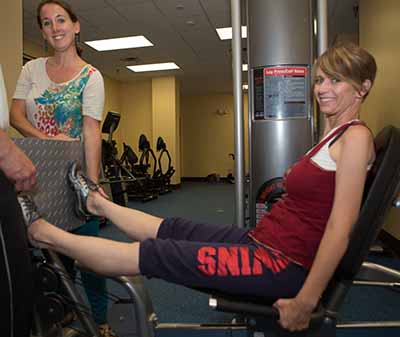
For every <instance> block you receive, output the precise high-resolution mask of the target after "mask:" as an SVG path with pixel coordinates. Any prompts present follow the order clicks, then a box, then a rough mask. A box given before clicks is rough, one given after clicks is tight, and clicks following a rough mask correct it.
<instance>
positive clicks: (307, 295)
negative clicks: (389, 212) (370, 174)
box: [275, 126, 373, 330]
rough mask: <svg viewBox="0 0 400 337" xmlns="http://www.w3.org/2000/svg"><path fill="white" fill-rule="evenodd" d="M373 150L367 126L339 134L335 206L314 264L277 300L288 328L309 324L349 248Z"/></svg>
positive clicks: (299, 327)
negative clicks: (289, 295)
mask: <svg viewBox="0 0 400 337" xmlns="http://www.w3.org/2000/svg"><path fill="white" fill-rule="evenodd" d="M372 154H373V142H372V137H371V134H370V132H369V131H368V130H367V129H366V128H365V127H362V126H354V127H351V128H350V129H349V130H348V131H347V132H346V133H345V134H344V135H343V136H342V137H341V138H340V153H339V155H338V158H337V171H336V184H335V197H334V202H333V208H332V211H331V214H330V217H329V220H328V223H327V226H326V229H325V232H324V235H323V237H322V240H321V243H320V245H319V248H318V251H317V254H316V257H315V259H314V262H313V265H312V267H311V270H310V272H309V274H308V277H307V279H306V281H305V283H304V285H303V287H302V289H301V290H300V291H299V293H298V295H297V296H296V298H294V299H289V300H278V301H277V302H276V303H275V306H276V307H277V308H278V309H279V311H280V315H281V319H280V323H281V325H282V326H283V327H285V328H288V329H289V330H301V329H304V328H306V327H307V326H308V324H309V319H310V315H311V313H312V311H313V310H314V308H315V307H316V305H317V304H318V301H319V299H320V297H321V295H322V293H323V291H324V290H325V288H326V286H327V284H328V282H329V280H330V278H331V277H332V275H333V273H334V271H335V269H336V267H337V265H338V264H339V262H340V260H341V258H342V257H343V255H344V253H345V251H346V248H347V245H348V242H349V235H350V231H351V227H352V225H353V224H354V222H355V221H356V219H357V217H358V214H359V209H360V205H361V201H362V195H363V190H364V183H365V179H366V174H367V165H368V162H369V160H370V158H371V157H372Z"/></svg>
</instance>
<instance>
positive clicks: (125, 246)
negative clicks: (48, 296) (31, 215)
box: [28, 219, 139, 276]
mask: <svg viewBox="0 0 400 337" xmlns="http://www.w3.org/2000/svg"><path fill="white" fill-rule="evenodd" d="M28 235H29V237H30V240H31V241H32V243H33V244H34V245H37V246H39V247H41V248H48V249H52V250H55V251H57V252H58V253H61V254H64V255H67V256H69V257H71V258H73V259H75V260H77V261H79V262H80V263H81V264H82V265H84V266H86V267H88V268H89V269H91V270H93V271H95V272H96V273H99V274H104V275H110V276H114V275H136V274H138V273H139V267H138V266H139V263H138V255H139V243H137V242H134V243H123V242H116V241H111V240H107V239H103V238H98V237H91V236H82V235H76V234H72V233H69V232H66V231H64V230H62V229H60V228H57V227H55V226H53V225H51V224H50V223H48V222H47V221H46V220H44V219H39V220H36V221H34V222H33V223H32V224H31V225H30V226H29V229H28Z"/></svg>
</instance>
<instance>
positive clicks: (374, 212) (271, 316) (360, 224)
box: [210, 126, 400, 337]
mask: <svg viewBox="0 0 400 337" xmlns="http://www.w3.org/2000/svg"><path fill="white" fill-rule="evenodd" d="M375 149H376V160H375V162H374V165H373V167H372V169H371V172H370V173H369V176H368V179H367V182H366V188H365V191H366V192H365V193H364V200H363V204H362V208H361V211H360V215H359V217H358V220H357V222H356V223H355V224H354V226H353V229H352V233H351V236H350V241H349V246H348V248H347V251H346V253H345V255H344V257H343V258H342V260H341V262H340V264H339V266H338V268H337V270H336V272H335V274H334V276H333V278H332V280H331V281H330V284H329V286H328V288H327V290H326V291H325V293H324V295H323V297H322V299H321V301H320V305H319V307H318V309H317V310H316V312H315V313H314V314H313V318H312V322H311V326H310V329H308V330H307V331H303V332H297V333H289V332H288V331H284V330H283V329H280V328H279V327H278V325H277V319H278V318H279V314H278V312H277V310H275V309H274V308H273V307H271V304H270V303H266V304H263V303H260V301H256V302H254V301H248V300H244V299H243V298H241V297H240V296H239V297H232V296H228V297H226V296H224V295H221V294H218V295H211V296H212V297H211V298H210V306H211V307H213V308H214V309H216V310H219V311H225V312H233V313H240V314H241V315H243V316H245V317H249V318H251V319H249V320H248V322H249V329H250V330H251V329H253V330H256V331H268V336H285V335H287V336H324V337H331V336H336V318H337V313H338V310H339V308H340V306H341V304H342V303H343V300H344V298H345V295H346V294H347V292H348V290H349V289H350V287H351V286H352V284H353V281H354V280H355V279H356V277H357V274H358V273H359V272H360V271H362V273H363V274H365V271H364V270H363V269H368V268H369V265H368V264H364V265H363V262H364V261H365V260H366V258H367V256H368V252H369V248H370V246H371V245H372V244H373V243H374V242H375V240H376V238H377V236H378V234H379V232H380V231H381V229H382V226H383V224H384V219H385V216H386V215H387V213H388V211H389V209H390V208H391V207H392V206H393V203H394V201H395V200H396V197H397V196H398V193H399V185H400V184H399V181H400V131H399V129H397V128H395V127H393V126H387V127H385V128H384V129H383V130H382V131H381V132H380V133H379V134H378V135H377V136H376V138H375ZM389 274H390V273H389ZM393 275H394V277H395V278H397V272H396V271H393V272H392V273H391V276H393ZM399 275H400V273H399ZM396 280H397V282H399V281H400V277H399V278H397V279H396ZM271 328H272V330H270V329H271Z"/></svg>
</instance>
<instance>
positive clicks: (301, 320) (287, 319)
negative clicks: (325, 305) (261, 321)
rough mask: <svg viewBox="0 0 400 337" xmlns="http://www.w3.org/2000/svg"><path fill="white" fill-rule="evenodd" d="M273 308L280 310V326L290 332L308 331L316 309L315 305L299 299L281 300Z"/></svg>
mask: <svg viewBox="0 0 400 337" xmlns="http://www.w3.org/2000/svg"><path fill="white" fill-rule="evenodd" d="M273 306H274V307H275V308H276V309H278V310H279V324H280V325H281V327H282V328H284V329H287V330H289V331H300V330H304V329H307V328H308V326H309V325H310V319H311V314H312V312H313V310H314V307H315V306H314V305H310V304H307V303H304V302H302V301H301V300H300V299H298V298H297V297H295V298H290V299H279V300H277V301H276V302H275V303H274V305H273Z"/></svg>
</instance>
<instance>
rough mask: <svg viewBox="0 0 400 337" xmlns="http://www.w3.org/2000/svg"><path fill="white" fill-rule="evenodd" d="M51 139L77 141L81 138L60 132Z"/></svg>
mask: <svg viewBox="0 0 400 337" xmlns="http://www.w3.org/2000/svg"><path fill="white" fill-rule="evenodd" d="M50 139H52V140H63V141H67V142H75V141H78V140H79V138H72V137H69V136H67V135H65V134H63V133H59V134H58V135H56V136H53V137H50Z"/></svg>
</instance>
